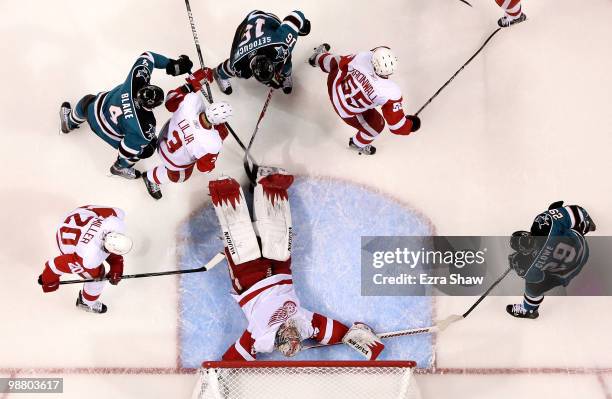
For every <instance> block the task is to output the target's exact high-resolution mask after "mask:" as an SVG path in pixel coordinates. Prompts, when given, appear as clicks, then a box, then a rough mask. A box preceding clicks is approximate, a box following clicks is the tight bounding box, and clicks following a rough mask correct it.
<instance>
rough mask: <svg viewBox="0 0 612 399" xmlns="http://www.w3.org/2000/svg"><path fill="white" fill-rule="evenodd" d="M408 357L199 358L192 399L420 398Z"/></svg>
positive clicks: (412, 364)
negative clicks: (272, 359)
mask: <svg viewBox="0 0 612 399" xmlns="http://www.w3.org/2000/svg"><path fill="white" fill-rule="evenodd" d="M415 367H416V363H415V362H413V361H253V362H246V361H227V362H204V363H202V367H201V368H200V369H199V372H198V382H197V384H196V387H195V388H194V392H193V395H192V399H313V398H316V399H328V398H329V399H361V398H363V399H420V393H419V390H418V387H417V386H416V384H415V382H414V377H413V371H414V368H415Z"/></svg>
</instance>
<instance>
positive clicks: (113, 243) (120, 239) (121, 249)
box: [104, 231, 133, 255]
mask: <svg viewBox="0 0 612 399" xmlns="http://www.w3.org/2000/svg"><path fill="white" fill-rule="evenodd" d="M132 245H133V243H132V239H131V238H130V237H128V236H126V235H125V234H121V233H117V232H115V231H111V232H109V233H107V234H106V235H105V236H104V248H105V249H106V250H107V251H108V252H110V253H111V254H116V255H125V254H127V253H128V252H130V250H131V249H132Z"/></svg>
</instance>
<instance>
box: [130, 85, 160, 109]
mask: <svg viewBox="0 0 612 399" xmlns="http://www.w3.org/2000/svg"><path fill="white" fill-rule="evenodd" d="M136 101H137V102H138V104H140V106H142V107H143V108H146V109H153V108H155V107H157V106H159V105H161V103H163V102H164V91H163V90H162V89H161V87H158V86H155V85H146V86H144V87H141V88H140V89H139V90H138V92H137V93H136Z"/></svg>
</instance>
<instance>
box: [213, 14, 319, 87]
mask: <svg viewBox="0 0 612 399" xmlns="http://www.w3.org/2000/svg"><path fill="white" fill-rule="evenodd" d="M309 33H310V21H309V20H307V19H306V18H305V17H304V14H303V13H302V12H301V11H293V12H292V13H291V14H289V15H287V16H286V17H285V18H284V19H283V20H282V21H281V20H280V19H279V18H278V17H277V16H276V15H274V14H271V13H267V12H263V11H259V10H255V11H252V12H250V13H249V15H247V16H246V18H245V19H244V20H243V21H242V23H241V24H240V25H239V26H238V28H237V29H236V34H235V35H234V40H233V42H232V49H231V52H230V57H229V58H228V59H227V60H225V61H223V62H222V63H221V64H219V66H217V68H216V70H215V80H216V81H217V84H218V85H219V89H220V90H221V91H222V92H223V93H225V94H231V93H232V85H231V83H230V79H231V78H233V77H238V78H242V79H249V78H250V77H251V76H254V77H255V79H257V80H258V81H259V82H261V83H263V84H265V85H267V86H269V87H272V88H274V89H280V88H282V89H283V92H284V93H285V94H289V93H291V90H292V89H293V79H292V76H291V52H292V51H293V48H294V47H295V44H296V42H297V38H298V36H305V35H308V34H309Z"/></svg>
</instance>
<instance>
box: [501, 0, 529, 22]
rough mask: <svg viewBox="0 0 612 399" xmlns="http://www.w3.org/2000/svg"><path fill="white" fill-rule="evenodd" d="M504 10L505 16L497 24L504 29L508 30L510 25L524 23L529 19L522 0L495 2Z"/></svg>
mask: <svg viewBox="0 0 612 399" xmlns="http://www.w3.org/2000/svg"><path fill="white" fill-rule="evenodd" d="M495 2H496V3H497V5H499V6H500V7H501V8H502V10H504V13H505V14H504V16H503V17H502V18H500V19H499V20H498V21H497V24H498V25H499V26H500V27H502V28H507V27H508V26H510V25H514V24H517V23H519V22H523V21H525V20H526V19H527V16H526V15H525V13H523V10H522V7H521V0H495Z"/></svg>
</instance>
